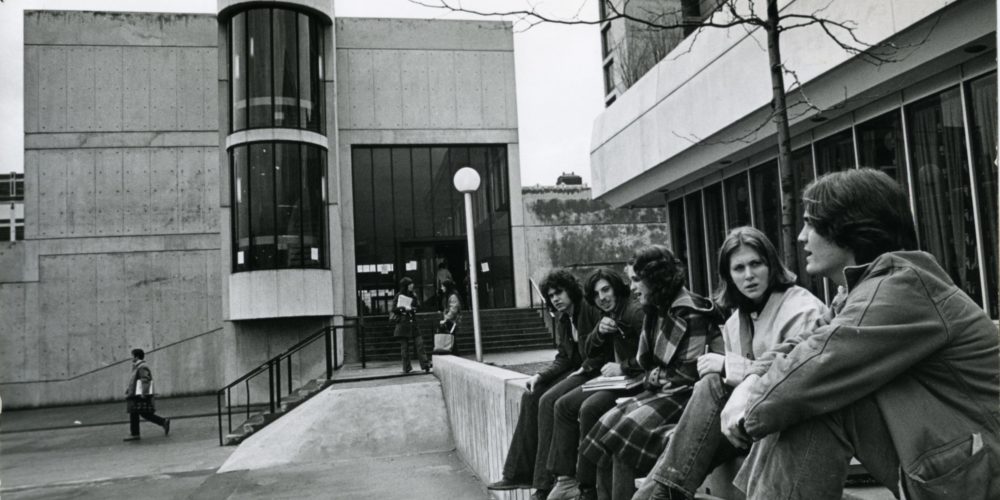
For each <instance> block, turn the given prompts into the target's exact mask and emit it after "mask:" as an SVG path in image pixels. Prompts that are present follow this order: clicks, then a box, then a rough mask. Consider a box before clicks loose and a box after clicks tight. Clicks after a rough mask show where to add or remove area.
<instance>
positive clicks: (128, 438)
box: [122, 436, 140, 441]
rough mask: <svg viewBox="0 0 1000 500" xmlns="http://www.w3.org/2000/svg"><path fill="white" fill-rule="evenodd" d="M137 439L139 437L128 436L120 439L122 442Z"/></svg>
mask: <svg viewBox="0 0 1000 500" xmlns="http://www.w3.org/2000/svg"><path fill="white" fill-rule="evenodd" d="M139 439H140V438H139V436H129V437H127V438H125V439H122V441H138V440H139Z"/></svg>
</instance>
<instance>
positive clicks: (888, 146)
mask: <svg viewBox="0 0 1000 500" xmlns="http://www.w3.org/2000/svg"><path fill="white" fill-rule="evenodd" d="M857 133H858V157H859V160H860V161H861V166H862V167H871V168H874V169H878V170H881V171H883V172H885V173H886V174H888V175H889V177H892V178H893V179H895V180H896V182H898V183H899V185H900V186H903V190H904V191H907V192H908V191H909V186H908V184H907V183H908V179H907V178H906V169H905V168H904V167H905V166H904V164H903V162H904V160H903V155H904V147H903V120H902V118H901V114H900V111H899V110H898V109H895V110H892V111H890V112H888V113H886V114H884V115H882V116H878V117H876V118H872V119H871V120H868V121H866V122H864V123H861V124H859V125H858V126H857Z"/></svg>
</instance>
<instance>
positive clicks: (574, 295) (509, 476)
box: [487, 269, 600, 500]
mask: <svg viewBox="0 0 1000 500" xmlns="http://www.w3.org/2000/svg"><path fill="white" fill-rule="evenodd" d="M540 288H541V292H542V296H543V297H545V301H546V303H547V304H548V305H549V307H551V308H552V309H554V310H555V311H557V312H558V316H557V318H556V320H555V321H556V326H555V329H556V331H555V337H556V357H555V359H554V360H553V361H552V363H551V364H550V365H549V366H548V367H547V368H546V369H544V370H542V371H541V372H539V373H536V374H534V375H532V376H531V378H529V379H528V381H527V383H526V384H525V386H526V388H527V391H525V392H524V394H523V395H522V396H521V410H520V413H519V414H518V417H517V426H516V427H515V428H514V436H513V438H512V439H511V442H510V448H509V449H508V450H507V459H506V461H505V462H504V466H503V477H502V478H501V479H500V480H499V481H496V482H493V483H490V484H489V485H488V486H487V488H489V489H491V490H513V489H529V488H532V487H534V488H535V492H534V493H533V494H532V496H531V498H532V500H545V498H546V497H548V494H549V491H550V490H551V489H552V486H553V481H552V475H551V474H550V473H549V471H548V468H547V463H548V454H549V449H550V447H551V446H552V425H553V410H554V407H555V402H556V401H557V400H558V399H559V398H560V397H561V396H562V395H563V394H566V393H567V392H569V391H570V390H572V389H574V388H576V387H579V386H580V385H582V384H583V383H584V382H586V381H587V380H588V379H589V378H590V377H589V376H583V375H581V374H580V373H579V372H577V371H576V370H577V369H578V368H580V367H581V366H584V350H583V345H584V339H585V337H586V335H587V334H588V333H589V332H591V331H592V330H593V329H594V327H595V324H596V322H597V316H598V315H597V313H596V311H593V310H592V308H591V307H590V306H588V305H587V304H586V303H585V302H584V301H583V290H581V289H580V284H579V283H578V282H577V280H576V277H574V276H573V275H572V274H571V273H570V272H569V271H567V270H565V269H556V270H554V271H551V272H549V274H547V275H546V276H545V279H543V280H542V283H541V286H540ZM599 368H600V367H599V365H598V366H597V367H596V368H595V367H585V368H584V372H591V371H594V370H598V369H599Z"/></svg>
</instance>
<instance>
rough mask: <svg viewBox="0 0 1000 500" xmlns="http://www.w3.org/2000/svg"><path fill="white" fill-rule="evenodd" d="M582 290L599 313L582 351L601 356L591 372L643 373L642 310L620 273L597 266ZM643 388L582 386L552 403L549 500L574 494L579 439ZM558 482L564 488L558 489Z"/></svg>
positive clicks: (610, 374)
mask: <svg viewBox="0 0 1000 500" xmlns="http://www.w3.org/2000/svg"><path fill="white" fill-rule="evenodd" d="M584 290H585V293H586V300H587V303H588V304H590V305H592V306H593V307H595V308H597V309H598V310H600V314H601V319H600V321H599V322H598V323H597V328H595V329H594V331H593V332H591V334H590V335H589V336H587V340H586V351H587V359H596V360H600V361H601V363H603V364H600V365H599V366H600V372H595V373H592V374H590V376H591V377H596V376H598V375H603V376H606V377H617V376H626V377H634V376H641V375H642V367H641V366H639V362H638V361H637V360H636V359H635V355H636V352H637V351H638V348H639V332H641V331H642V322H643V311H642V306H640V305H639V303H638V302H636V301H634V300H631V298H630V297H629V286H628V285H627V284H626V283H625V280H623V279H622V277H621V276H620V275H619V274H618V273H616V272H614V271H611V270H609V269H604V268H600V269H597V270H596V271H594V272H593V273H591V274H590V276H588V277H587V283H586V285H585V287H584ZM641 391H642V387H641V386H640V387H634V388H630V389H615V390H602V391H584V386H580V387H577V388H575V389H573V390H571V391H569V392H567V393H566V394H565V395H563V396H562V397H561V398H559V400H558V401H556V406H555V412H554V414H555V423H554V428H553V432H552V449H551V450H550V451H549V463H548V468H549V471H551V472H552V473H553V474H555V475H556V476H557V477H558V480H557V483H556V484H557V487H556V489H553V490H552V491H551V492H550V493H549V497H548V498H549V500H556V499H565V500H572V499H574V498H576V493H577V489H576V488H574V487H573V486H575V485H576V484H577V481H576V461H577V457H576V453H577V449H578V448H579V445H580V438H581V437H582V436H585V435H586V434H587V432H588V431H589V430H590V428H591V427H593V426H594V424H595V423H597V420H598V419H599V418H601V415H604V413H605V412H606V411H608V410H610V409H611V408H613V407H614V406H615V400H617V399H618V398H621V397H626V396H633V395H635V394H637V393H639V392H641ZM560 484H563V485H568V486H565V487H563V488H562V489H559V487H558V485H560Z"/></svg>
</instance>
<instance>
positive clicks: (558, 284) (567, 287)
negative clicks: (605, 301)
mask: <svg viewBox="0 0 1000 500" xmlns="http://www.w3.org/2000/svg"><path fill="white" fill-rule="evenodd" d="M538 287H539V288H540V289H541V292H542V297H543V298H544V299H545V305H547V306H548V307H549V309H550V310H551V309H553V307H552V301H551V300H549V292H550V291H555V292H556V293H557V294H558V293H559V292H566V293H567V294H569V300H570V301H571V302H572V303H573V305H574V306H577V305H579V304H580V300H581V299H583V290H581V289H580V282H579V281H577V280H576V276H573V273H571V272H569V271H567V270H565V269H553V270H552V271H549V274H546V275H545V278H543V279H542V283H541V284H540V285H538Z"/></svg>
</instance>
